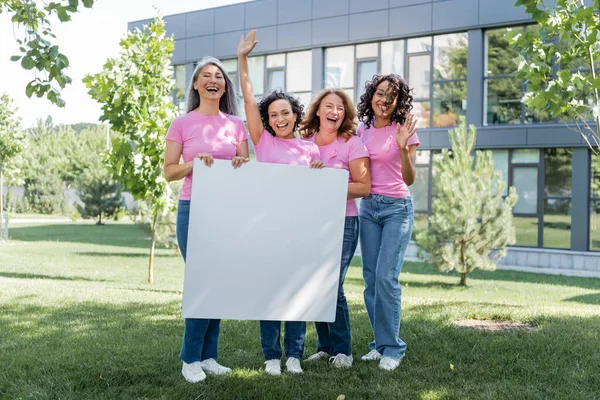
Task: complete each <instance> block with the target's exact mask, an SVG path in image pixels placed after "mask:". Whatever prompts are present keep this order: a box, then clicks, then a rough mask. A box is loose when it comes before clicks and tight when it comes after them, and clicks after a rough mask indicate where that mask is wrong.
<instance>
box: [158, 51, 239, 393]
mask: <svg viewBox="0 0 600 400" xmlns="http://www.w3.org/2000/svg"><path fill="white" fill-rule="evenodd" d="M237 114H238V108H237V103H236V96H235V89H234V85H233V83H232V82H231V79H230V78H229V76H228V75H227V73H226V72H225V68H224V67H223V64H221V62H220V61H219V60H217V59H216V58H213V57H206V58H204V59H202V61H200V62H199V63H198V65H197V66H196V69H195V70H194V73H193V75H192V79H191V81H190V84H189V88H188V97H187V113H186V114H184V115H182V116H180V117H177V118H175V120H173V122H172V123H171V126H170V127H169V131H168V133H167V137H166V151H165V164H164V176H165V178H166V180H167V181H169V182H170V181H176V180H179V179H182V178H184V182H183V186H182V188H181V191H180V193H179V204H178V208H177V242H178V244H179V249H180V251H181V255H182V256H183V259H184V261H185V258H186V253H187V237H188V225H189V216H190V199H191V195H192V177H193V175H192V168H193V165H194V164H193V162H194V159H195V158H198V159H200V160H202V162H203V163H204V165H205V166H207V167H210V166H211V165H212V164H213V162H214V159H215V158H216V159H220V160H231V165H232V166H233V168H239V167H240V166H241V165H242V164H244V163H246V162H248V160H249V159H248V136H247V134H246V128H245V126H244V122H243V121H242V120H241V119H240V118H239V117H237ZM180 159H183V163H181V162H180ZM220 323H221V321H220V320H218V319H196V318H186V319H185V326H184V333H183V343H182V346H181V353H180V354H179V358H181V360H182V361H183V367H182V369H181V373H182V374H183V376H184V378H185V379H186V380H187V381H188V382H191V383H196V382H200V381H203V380H204V379H206V374H216V375H221V374H225V373H228V372H230V371H231V369H229V368H226V367H223V366H222V365H220V364H218V363H217V344H218V340H219V328H220Z"/></svg>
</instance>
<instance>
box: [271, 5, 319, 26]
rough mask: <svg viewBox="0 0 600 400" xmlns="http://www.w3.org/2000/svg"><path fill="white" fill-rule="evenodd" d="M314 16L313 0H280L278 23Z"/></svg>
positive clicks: (307, 18) (308, 18)
mask: <svg viewBox="0 0 600 400" xmlns="http://www.w3.org/2000/svg"><path fill="white" fill-rule="evenodd" d="M311 18H312V0H279V4H278V6H277V23H279V24H287V23H290V22H299V21H307V20H310V19H311Z"/></svg>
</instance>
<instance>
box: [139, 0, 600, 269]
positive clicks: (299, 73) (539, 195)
mask: <svg viewBox="0 0 600 400" xmlns="http://www.w3.org/2000/svg"><path fill="white" fill-rule="evenodd" d="M587 2H588V3H591V1H587ZM549 3H550V1H549ZM513 4H514V0H327V1H318V0H256V1H251V2H247V3H241V4H236V5H231V6H225V7H219V8H213V9H206V10H201V11H195V12H188V13H184V14H178V15H171V16H167V17H165V21H166V24H167V31H168V32H169V33H170V34H173V35H174V38H175V51H174V54H173V58H172V62H173V65H174V69H175V79H176V87H177V89H176V93H175V94H174V99H175V101H176V102H177V103H178V104H180V108H181V109H183V101H184V97H185V91H186V85H187V83H188V80H189V78H190V76H191V74H192V72H193V69H194V65H195V63H196V62H197V61H198V60H200V59H201V58H202V57H204V56H207V55H212V56H215V57H218V58H219V59H221V60H222V61H223V63H224V65H225V67H226V68H227V70H228V72H229V73H230V74H231V75H233V77H234V78H235V77H236V76H237V57H236V51H237V45H238V43H239V40H240V36H241V35H242V34H246V33H247V32H248V31H249V30H251V29H257V30H258V33H257V40H258V41H259V44H258V45H257V46H256V48H255V49H254V51H253V53H252V57H250V58H249V64H250V73H251V75H252V82H253V84H254V90H255V95H256V96H257V97H261V96H262V95H263V94H264V93H266V92H268V91H269V90H271V89H274V88H276V87H281V88H283V89H284V90H286V91H288V92H291V93H294V94H295V95H297V96H298V97H299V98H300V99H301V101H302V102H303V103H304V104H306V105H307V104H308V103H309V102H310V99H311V95H312V94H313V93H315V92H317V91H319V90H321V89H323V88H326V87H341V88H344V89H345V90H346V91H347V92H348V93H349V94H350V95H351V96H352V98H353V99H354V100H355V101H356V100H358V98H359V97H360V95H361V94H362V92H363V90H364V83H365V81H367V80H369V79H370V78H371V77H372V76H373V75H374V74H377V73H392V72H393V73H398V74H400V75H401V76H403V77H404V79H405V80H406V81H407V82H408V84H409V86H410V87H411V88H413V91H414V99H415V100H414V103H413V105H414V109H413V113H414V114H415V115H417V116H418V117H419V121H420V130H419V131H418V135H419V138H420V140H421V146H420V147H419V151H418V155H417V181H416V182H415V184H414V185H413V186H412V187H411V192H412V196H413V199H414V202H415V210H416V215H415V225H416V226H417V227H419V226H420V227H425V226H426V224H427V215H428V213H430V211H431V203H432V198H434V196H435V193H433V187H432V173H433V168H434V162H435V160H436V158H437V157H439V154H440V151H441V149H443V148H447V147H449V141H448V129H450V128H451V127H452V126H456V125H457V124H459V123H463V122H466V123H467V124H473V125H475V126H476V127H477V129H478V137H477V148H478V149H486V150H491V151H492V154H493V158H494V160H495V164H496V168H497V169H498V170H500V171H501V172H502V173H503V175H504V178H505V179H506V181H507V182H508V184H509V186H515V187H516V189H517V192H518V194H519V200H518V203H517V204H516V206H515V208H514V224H515V227H516V231H517V243H516V245H515V246H513V247H511V249H510V251H509V254H508V256H507V257H506V258H505V259H504V260H503V263H504V264H507V265H515V266H526V267H541V268H561V269H575V270H590V271H597V272H600V217H598V213H599V212H600V155H598V154H594V153H593V152H592V151H591V150H590V149H589V147H588V143H587V142H586V140H585V138H584V136H582V134H581V133H580V132H579V130H578V129H577V126H576V125H574V124H573V123H572V122H573V121H568V120H565V119H563V118H554V119H553V118H550V117H549V116H548V115H547V114H544V113H540V112H533V111H531V110H529V109H527V107H525V106H524V105H523V104H522V103H521V102H520V99H521V96H522V93H523V91H525V90H526V89H527V86H526V85H527V84H526V82H523V81H520V80H518V79H516V78H514V77H512V76H511V73H512V72H514V71H515V70H516V65H515V63H514V61H513V59H514V58H515V57H516V56H517V55H518V51H517V50H515V49H513V48H511V47H510V46H509V44H508V41H507V39H506V38H505V36H504V34H505V32H506V31H507V29H509V28H510V29H528V30H529V29H534V30H535V29H537V27H536V26H535V25H532V24H531V20H530V19H529V17H528V15H527V14H525V11H524V8H523V7H520V8H515V7H514V6H513ZM148 22H150V20H143V21H135V22H131V23H130V24H129V29H130V30H132V29H135V28H136V27H140V28H141V27H142V26H143V25H144V24H146V23H148ZM234 80H236V81H237V79H234ZM583 97H585V95H584V94H582V98H583ZM413 250H414V249H413Z"/></svg>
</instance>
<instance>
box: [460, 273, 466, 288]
mask: <svg viewBox="0 0 600 400" xmlns="http://www.w3.org/2000/svg"><path fill="white" fill-rule="evenodd" d="M460 286H467V273H466V272H462V273H461V274H460Z"/></svg>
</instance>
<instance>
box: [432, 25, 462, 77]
mask: <svg viewBox="0 0 600 400" xmlns="http://www.w3.org/2000/svg"><path fill="white" fill-rule="evenodd" d="M468 43H469V39H468V34H467V33H466V32H462V33H453V34H450V35H440V36H435V37H434V39H433V45H434V53H433V79H434V80H442V79H460V78H466V77H467V47H468Z"/></svg>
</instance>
